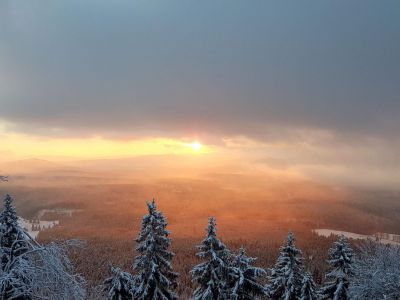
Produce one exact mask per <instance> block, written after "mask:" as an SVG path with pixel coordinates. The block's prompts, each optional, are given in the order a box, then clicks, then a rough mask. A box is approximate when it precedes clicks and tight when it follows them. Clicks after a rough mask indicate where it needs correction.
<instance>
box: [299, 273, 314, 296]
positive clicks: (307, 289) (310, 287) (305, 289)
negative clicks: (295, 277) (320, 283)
mask: <svg viewBox="0 0 400 300" xmlns="http://www.w3.org/2000/svg"><path fill="white" fill-rule="evenodd" d="M317 299H318V293H317V290H316V286H315V282H314V280H313V278H312V276H311V274H310V273H309V272H306V273H305V274H304V276H303V281H302V283H301V296H300V300H317Z"/></svg>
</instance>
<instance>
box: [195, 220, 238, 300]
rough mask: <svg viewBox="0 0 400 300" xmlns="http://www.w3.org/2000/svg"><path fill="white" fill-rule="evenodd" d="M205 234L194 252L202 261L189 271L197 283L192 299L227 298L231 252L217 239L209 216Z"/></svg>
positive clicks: (212, 299) (213, 222)
mask: <svg viewBox="0 0 400 300" xmlns="http://www.w3.org/2000/svg"><path fill="white" fill-rule="evenodd" d="M206 231H207V235H206V237H205V238H204V240H203V241H202V242H201V245H199V246H198V249H199V252H198V253H197V254H196V255H197V257H199V258H200V259H202V260H205V261H204V262H202V263H200V264H198V265H196V266H195V267H194V268H193V269H192V270H191V271H190V273H191V275H192V278H193V282H194V283H195V284H196V285H197V288H196V289H195V291H194V293H193V300H217V299H229V297H228V295H229V294H228V293H229V278H230V275H231V271H232V270H231V267H230V261H231V258H232V254H231V253H230V251H229V249H228V248H227V247H226V246H225V245H224V244H223V243H222V242H221V241H220V240H219V239H218V237H217V227H216V221H215V218H210V219H209V223H208V227H207V229H206Z"/></svg>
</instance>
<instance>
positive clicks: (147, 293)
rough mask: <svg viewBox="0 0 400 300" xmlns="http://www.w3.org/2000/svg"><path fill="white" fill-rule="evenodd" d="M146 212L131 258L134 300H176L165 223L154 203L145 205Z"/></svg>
mask: <svg viewBox="0 0 400 300" xmlns="http://www.w3.org/2000/svg"><path fill="white" fill-rule="evenodd" d="M147 207H148V211H149V213H148V214H147V215H145V216H144V217H143V220H142V225H141V230H140V233H139V236H138V238H137V239H136V241H137V243H138V244H139V245H138V246H137V248H136V250H137V251H138V252H139V255H138V256H137V257H136V258H135V262H134V264H133V269H134V271H135V275H134V281H135V287H134V289H133V291H132V293H133V295H134V299H138V300H150V299H151V300H158V299H165V300H170V299H177V296H176V295H175V293H174V292H173V290H174V289H175V288H176V286H177V284H176V278H177V277H178V274H177V273H175V272H174V271H173V269H172V264H171V261H172V258H173V257H174V253H173V252H172V251H170V250H169V247H170V245H171V240H170V239H169V231H168V230H167V229H166V227H167V224H168V223H167V220H166V219H165V217H164V215H163V214H162V213H161V212H159V211H158V210H157V207H156V204H155V202H154V200H153V201H152V202H150V203H147Z"/></svg>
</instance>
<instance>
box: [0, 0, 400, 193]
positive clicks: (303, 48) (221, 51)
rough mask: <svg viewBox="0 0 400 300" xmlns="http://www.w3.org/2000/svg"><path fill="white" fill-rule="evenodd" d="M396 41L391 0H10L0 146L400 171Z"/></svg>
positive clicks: (395, 4)
mask: <svg viewBox="0 0 400 300" xmlns="http://www.w3.org/2000/svg"><path fill="white" fill-rule="evenodd" d="M399 53H400V2H399V1H395V0H393V1H389V0H385V1H370V0H362V1H361V0H358V1H356V0H354V1H228V0H221V1H208V0H205V1H174V0H169V1H138V0H137V1H132V0H130V1H122V0H117V1H112V2H111V1H103V0H96V1H95V0H85V1H78V0H68V1H60V0H52V1H49V0H48V1H46V0H42V1H34V2H32V1H20V0H4V1H1V2H0V107H1V109H0V143H1V145H2V147H1V150H0V153H1V154H2V156H3V159H11V158H12V159H14V158H22V157H42V158H43V157H50V158H53V159H54V158H56V157H64V158H66V157H72V158H81V157H84V158H89V157H92V158H98V157H103V156H107V157H110V156H129V155H162V154H171V153H173V154H176V155H192V154H193V155H199V154H201V155H218V154H220V155H222V156H224V157H229V156H231V157H232V159H238V157H240V158H241V159H245V160H246V161H248V162H249V164H254V165H257V166H258V167H260V168H268V169H278V170H283V171H285V170H296V172H298V173H301V174H305V175H307V176H311V177H314V178H319V177H321V176H323V177H324V178H327V179H328V180H340V181H341V182H357V183H360V184H364V185H371V184H374V185H378V186H383V187H387V186H390V187H395V186H399V184H400V176H399V175H400V138H399V135H398V132H399V129H400V118H399V113H400V55H399ZM195 141H197V142H199V143H201V144H202V145H203V147H201V149H195V148H196V147H193V143H194V142H195Z"/></svg>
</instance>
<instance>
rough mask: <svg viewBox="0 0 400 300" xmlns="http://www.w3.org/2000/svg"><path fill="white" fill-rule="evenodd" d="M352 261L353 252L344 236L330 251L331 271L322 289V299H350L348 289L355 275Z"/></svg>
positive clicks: (326, 276)
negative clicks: (352, 276) (351, 278)
mask: <svg viewBox="0 0 400 300" xmlns="http://www.w3.org/2000/svg"><path fill="white" fill-rule="evenodd" d="M352 259H353V250H352V249H351V248H350V246H349V243H348V241H347V238H346V237H345V236H343V235H342V236H340V238H339V240H338V241H336V242H335V243H334V246H333V248H331V249H330V250H329V260H328V263H329V266H330V271H329V272H328V274H326V275H325V278H326V282H325V283H324V286H323V287H322V288H321V295H322V299H333V300H347V299H350V297H349V294H348V289H349V277H350V276H351V275H352V274H353V267H352Z"/></svg>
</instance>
